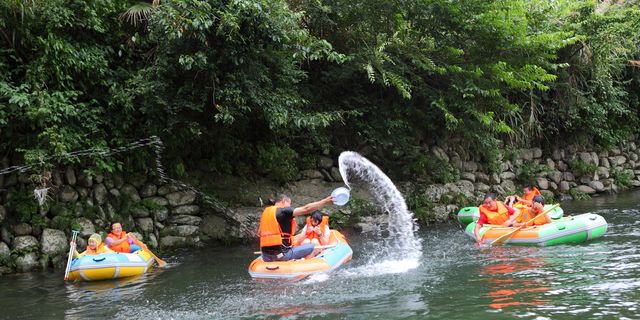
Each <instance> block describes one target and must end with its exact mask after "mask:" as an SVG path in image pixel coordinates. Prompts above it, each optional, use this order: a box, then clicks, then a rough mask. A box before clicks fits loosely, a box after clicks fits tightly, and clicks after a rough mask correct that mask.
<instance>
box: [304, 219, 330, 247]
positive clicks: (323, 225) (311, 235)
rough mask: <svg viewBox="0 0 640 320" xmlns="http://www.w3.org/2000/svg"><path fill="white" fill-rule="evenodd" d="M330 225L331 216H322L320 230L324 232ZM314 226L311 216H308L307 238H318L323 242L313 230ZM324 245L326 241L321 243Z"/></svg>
mask: <svg viewBox="0 0 640 320" xmlns="http://www.w3.org/2000/svg"><path fill="white" fill-rule="evenodd" d="M328 225H329V216H322V221H320V224H318V227H319V228H320V231H322V232H324V230H325V228H326V227H327V226H328ZM313 229H314V226H313V225H312V224H311V217H307V234H306V238H307V239H309V240H313V239H318V241H320V242H321V239H320V238H318V234H317V233H315V232H313ZM320 244H322V245H324V244H325V243H322V242H321V243H320Z"/></svg>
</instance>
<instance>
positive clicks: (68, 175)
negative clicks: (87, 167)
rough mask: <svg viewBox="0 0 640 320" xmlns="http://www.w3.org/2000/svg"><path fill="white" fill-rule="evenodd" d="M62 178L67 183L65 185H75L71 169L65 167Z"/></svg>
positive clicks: (73, 172)
mask: <svg viewBox="0 0 640 320" xmlns="http://www.w3.org/2000/svg"><path fill="white" fill-rule="evenodd" d="M64 178H65V180H66V181H67V184H69V185H72V186H73V185H75V184H76V172H75V171H73V168H72V167H67V170H65V172H64Z"/></svg>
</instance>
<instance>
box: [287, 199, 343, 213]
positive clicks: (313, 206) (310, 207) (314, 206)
mask: <svg viewBox="0 0 640 320" xmlns="http://www.w3.org/2000/svg"><path fill="white" fill-rule="evenodd" d="M330 203H333V197H332V196H328V197H326V198H324V199H322V200H318V201H316V202H311V203H308V204H305V205H304V206H302V207H298V208H295V209H293V216H294V217H297V216H303V215H305V214H309V213H311V212H314V211H316V210H318V209H320V208H322V207H323V206H325V205H327V204H330Z"/></svg>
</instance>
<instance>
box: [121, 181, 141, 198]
mask: <svg viewBox="0 0 640 320" xmlns="http://www.w3.org/2000/svg"><path fill="white" fill-rule="evenodd" d="M120 192H121V193H122V195H123V196H125V197H128V198H129V199H131V200H133V201H134V202H138V201H140V195H139V194H138V189H136V187H134V186H132V185H130V184H125V185H123V186H122V188H120Z"/></svg>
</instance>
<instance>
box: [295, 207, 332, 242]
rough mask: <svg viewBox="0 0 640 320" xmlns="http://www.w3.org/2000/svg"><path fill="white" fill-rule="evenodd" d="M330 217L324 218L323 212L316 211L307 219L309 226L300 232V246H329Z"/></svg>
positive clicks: (306, 225)
mask: <svg viewBox="0 0 640 320" xmlns="http://www.w3.org/2000/svg"><path fill="white" fill-rule="evenodd" d="M329 232H331V230H329V216H323V215H322V212H320V211H314V212H313V213H312V214H311V216H310V217H307V224H305V226H304V227H303V228H302V231H300V234H299V237H300V238H299V239H298V241H297V243H298V244H305V243H311V244H313V245H314V246H321V245H322V246H324V245H327V244H329Z"/></svg>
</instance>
